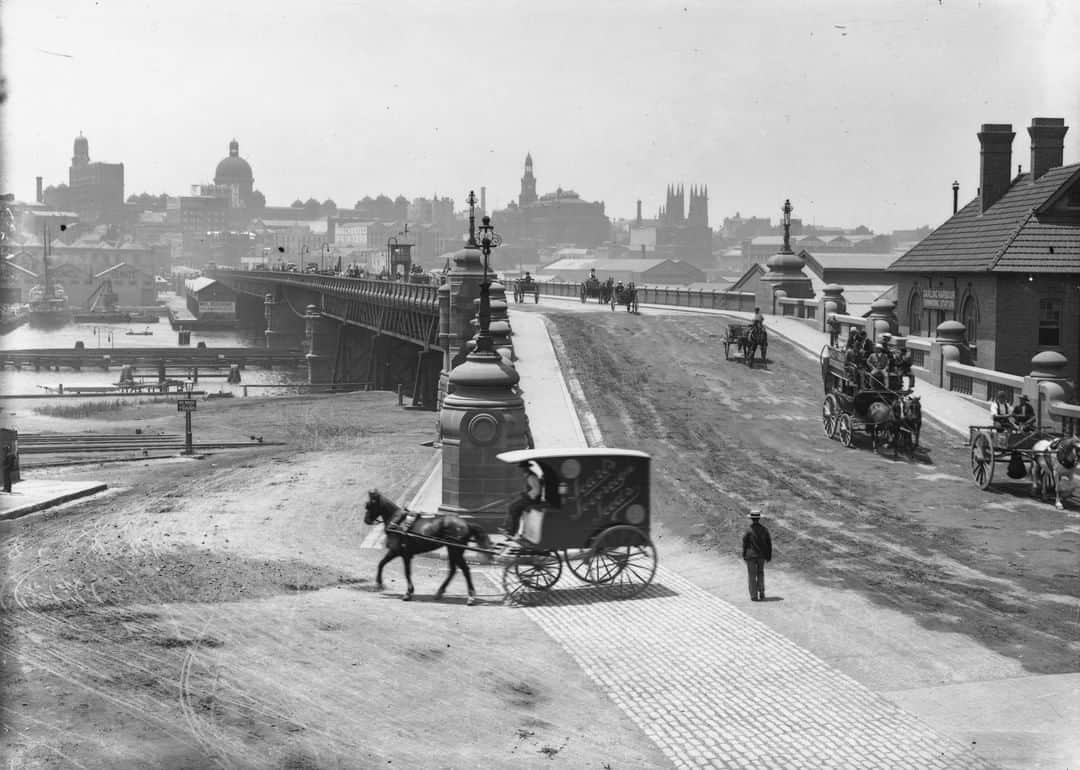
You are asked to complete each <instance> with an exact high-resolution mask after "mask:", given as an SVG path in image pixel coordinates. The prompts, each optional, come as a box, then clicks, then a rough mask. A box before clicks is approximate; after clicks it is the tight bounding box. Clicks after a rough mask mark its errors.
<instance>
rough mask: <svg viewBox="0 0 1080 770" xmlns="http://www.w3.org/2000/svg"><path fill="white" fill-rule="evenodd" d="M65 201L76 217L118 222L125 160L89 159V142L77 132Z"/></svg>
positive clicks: (93, 221) (121, 216) (94, 221)
mask: <svg viewBox="0 0 1080 770" xmlns="http://www.w3.org/2000/svg"><path fill="white" fill-rule="evenodd" d="M67 196H68V202H69V204H70V207H71V209H72V210H74V211H75V213H77V214H78V215H79V219H80V220H82V221H83V222H88V223H90V224H113V225H116V224H121V223H123V222H124V220H125V217H126V215H127V210H126V208H125V206H124V164H123V163H91V162H90V143H89V142H88V141H87V140H86V137H85V136H83V135H82V134H80V135H79V136H78V137H76V138H75V150H74V154H73V155H72V158H71V167H70V168H69V169H68V192H67Z"/></svg>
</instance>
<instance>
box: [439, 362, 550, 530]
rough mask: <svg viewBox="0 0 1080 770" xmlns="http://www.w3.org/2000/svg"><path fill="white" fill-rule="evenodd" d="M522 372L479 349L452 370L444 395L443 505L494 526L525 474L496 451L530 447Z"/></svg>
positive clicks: (502, 514) (445, 507)
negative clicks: (519, 385) (521, 393)
mask: <svg viewBox="0 0 1080 770" xmlns="http://www.w3.org/2000/svg"><path fill="white" fill-rule="evenodd" d="M518 379H519V378H518V373H517V372H516V371H515V370H514V368H513V367H512V366H510V365H509V364H507V363H506V362H505V361H504V360H503V359H502V357H501V356H499V355H498V354H496V353H494V352H493V351H491V352H484V351H479V350H478V351H474V352H473V353H471V354H470V355H469V357H468V358H467V359H466V360H465V361H464V362H463V363H461V364H460V365H459V366H457V367H456V368H455V369H454V370H453V371H452V372H451V373H450V392H449V394H447V395H446V397H445V398H444V400H443V405H442V413H441V416H440V427H441V434H442V474H443V478H442V505H440V506H439V510H440V511H442V512H446V513H457V514H461V515H464V516H466V517H468V518H472V519H474V520H476V521H478V522H479V523H481V524H482V525H483V526H484V527H485V528H487V529H489V530H493V529H494V528H495V527H496V526H498V524H499V523H500V522H501V521H502V519H503V517H504V516H505V514H506V509H507V506H508V505H509V502H510V500H511V499H512V498H513V497H514V496H515V494H516V493H517V492H518V490H519V488H520V486H521V473H520V472H519V471H518V469H517V468H515V467H514V466H513V465H507V464H506V463H503V462H501V461H499V460H497V459H496V455H498V454H500V453H501V452H507V451H510V450H513V449H526V448H527V447H528V433H527V425H528V423H527V420H526V417H525V404H524V402H523V401H522V399H521V397H520V396H519V395H517V393H516V392H515V390H516V386H517V383H518Z"/></svg>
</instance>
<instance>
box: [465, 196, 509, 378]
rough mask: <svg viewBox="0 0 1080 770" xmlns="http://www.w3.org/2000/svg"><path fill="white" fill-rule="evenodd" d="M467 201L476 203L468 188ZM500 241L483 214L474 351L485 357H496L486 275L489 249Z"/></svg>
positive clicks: (489, 293) (488, 279) (487, 218)
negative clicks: (480, 275)
mask: <svg viewBox="0 0 1080 770" xmlns="http://www.w3.org/2000/svg"><path fill="white" fill-rule="evenodd" d="M468 202H469V206H470V209H471V208H472V206H473V205H475V204H476V195H475V194H474V193H473V192H472V191H471V190H470V191H469V197H468ZM500 243H502V236H501V235H499V234H498V233H496V232H495V227H494V226H493V225H492V224H491V217H488V216H485V217H483V218H482V219H481V220H480V242H479V243H478V244H477V245H478V246H479V247H480V251H481V252H482V253H483V255H484V278H483V281H481V283H480V312H479V313H477V320H478V321H479V322H480V333H479V334H478V335H477V337H476V352H477V353H481V354H483V355H484V356H485V357H491V356H494V357H495V358H498V357H499V356H498V354H497V353H496V352H495V348H494V346H493V345H492V337H491V279H490V278H489V277H488V260H489V259H490V258H491V250H492V249H494V248H497V247H498V246H499V244H500Z"/></svg>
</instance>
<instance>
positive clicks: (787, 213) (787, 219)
mask: <svg viewBox="0 0 1080 770" xmlns="http://www.w3.org/2000/svg"><path fill="white" fill-rule="evenodd" d="M781 211H783V212H784V253H785V254H790V253H791V211H792V209H791V200H790V199H787V200H785V201H784V208H782V209H781Z"/></svg>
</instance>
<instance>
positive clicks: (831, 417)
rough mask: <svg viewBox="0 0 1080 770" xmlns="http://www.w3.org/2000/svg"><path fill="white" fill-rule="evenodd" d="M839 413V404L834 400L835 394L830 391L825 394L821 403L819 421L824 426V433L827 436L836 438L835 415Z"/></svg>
mask: <svg viewBox="0 0 1080 770" xmlns="http://www.w3.org/2000/svg"><path fill="white" fill-rule="evenodd" d="M839 413H840V404H839V403H837V401H836V396H834V395H832V394H831V393H830V394H829V395H827V396H825V400H824V401H823V402H822V404H821V422H822V423H823V424H824V426H825V435H826V436H828V437H829V438H836V417H837V415H838V414H839Z"/></svg>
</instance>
